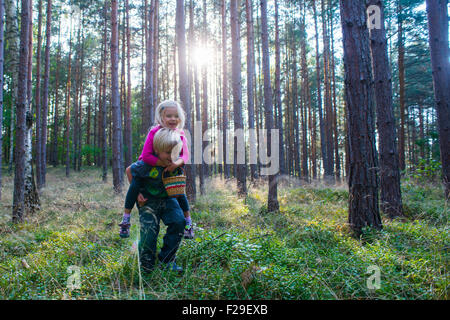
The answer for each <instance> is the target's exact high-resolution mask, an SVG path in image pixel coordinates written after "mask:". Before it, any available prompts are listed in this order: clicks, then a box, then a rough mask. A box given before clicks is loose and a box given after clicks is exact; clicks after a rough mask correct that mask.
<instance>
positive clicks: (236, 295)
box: [0, 168, 450, 299]
mask: <svg viewBox="0 0 450 320" xmlns="http://www.w3.org/2000/svg"><path fill="white" fill-rule="evenodd" d="M108 178H109V182H108V183H103V182H101V171H100V170H97V169H84V170H83V171H82V172H71V176H70V177H69V178H66V177H65V174H64V168H49V172H48V175H47V187H46V188H44V189H43V190H42V193H41V196H40V197H41V203H42V208H41V210H40V211H39V212H37V213H36V214H35V215H33V216H29V217H27V218H26V221H25V222H24V223H21V224H18V225H13V224H12V223H11V222H10V221H11V204H12V183H13V177H12V176H11V175H7V174H6V175H4V177H3V183H4V189H3V193H2V196H3V198H2V200H1V215H0V271H1V272H0V299H448V298H449V293H448V291H449V274H448V265H449V249H450V241H449V225H448V207H447V205H448V204H447V203H446V202H445V200H444V199H443V192H442V189H441V188H440V187H438V186H433V185H420V186H419V185H416V184H413V183H411V182H406V183H404V184H403V189H402V192H403V204H404V208H405V214H406V219H401V220H400V219H395V220H388V219H386V218H385V217H384V216H383V229H382V230H380V231H377V230H372V229H365V230H364V232H363V234H362V235H361V236H360V237H359V238H355V237H353V236H352V235H351V232H350V230H349V228H348V226H347V215H348V213H347V205H348V203H347V199H348V192H347V190H346V188H345V187H344V186H338V187H330V186H324V185H321V184H320V183H316V184H315V185H299V184H297V185H295V184H290V185H289V184H285V185H283V186H280V188H279V201H280V211H279V212H276V213H269V212H267V208H266V205H265V203H266V199H267V187H266V183H264V182H260V183H255V184H252V185H251V186H250V187H249V193H248V196H247V197H246V198H239V197H238V196H237V195H236V194H237V190H236V186H235V182H234V181H228V182H224V181H223V180H221V179H219V178H214V179H212V180H210V181H208V182H207V183H208V185H207V188H205V189H206V190H207V191H208V192H207V194H205V195H199V196H198V199H197V201H196V203H194V204H191V207H192V212H191V215H192V218H193V221H194V226H195V228H194V229H195V239H193V240H183V241H182V243H181V245H180V249H179V251H178V254H177V259H178V263H179V264H181V265H182V266H183V267H184V269H185V272H184V274H183V275H182V276H177V275H175V274H172V273H171V272H170V271H165V270H162V269H158V268H157V269H155V270H154V271H153V272H151V273H149V274H143V273H141V272H140V269H139V262H138V255H137V243H138V240H139V222H138V217H137V215H138V214H137V211H136V209H134V210H133V214H132V228H131V237H130V238H128V239H125V240H124V239H120V238H119V236H118V230H119V229H118V226H117V223H118V222H119V221H120V219H121V212H122V207H123V202H124V201H123V200H124V196H125V192H126V190H124V191H123V192H122V194H120V195H115V194H114V193H113V189H112V184H111V182H110V180H111V175H109V176H108ZM126 188H127V185H126V186H125V189H126ZM164 234H165V228H164V227H162V228H161V232H160V236H159V238H158V241H159V243H158V246H159V247H160V246H161V244H162V237H163V235H164ZM371 266H376V267H377V268H378V269H379V270H380V286H379V288H372V289H370V286H369V285H368V282H369V279H370V276H371V273H370V272H368V268H369V267H371ZM73 267H75V268H77V270H79V275H80V278H79V279H80V282H79V284H80V286H79V287H76V288H71V287H70V286H69V284H70V283H72V282H71V281H72V279H73V278H72V277H73V275H74V273H73ZM71 268H72V269H71Z"/></svg>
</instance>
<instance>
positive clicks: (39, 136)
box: [34, 0, 42, 190]
mask: <svg viewBox="0 0 450 320" xmlns="http://www.w3.org/2000/svg"><path fill="white" fill-rule="evenodd" d="M38 12H39V16H38V34H37V38H38V44H37V48H36V87H35V91H34V94H35V98H34V105H35V110H36V159H35V160H36V184H37V188H38V190H40V189H41V188H42V173H41V169H42V163H41V161H42V120H41V116H42V115H41V113H42V110H41V47H42V0H39V1H38Z"/></svg>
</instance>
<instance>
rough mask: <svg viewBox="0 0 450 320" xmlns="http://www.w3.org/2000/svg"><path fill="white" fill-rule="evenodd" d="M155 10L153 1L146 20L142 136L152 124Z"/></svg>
mask: <svg viewBox="0 0 450 320" xmlns="http://www.w3.org/2000/svg"><path fill="white" fill-rule="evenodd" d="M154 10H155V1H154V0H152V1H151V3H150V10H149V11H148V13H147V14H148V20H147V25H148V27H147V41H146V42H147V46H146V61H145V104H144V111H145V113H144V114H143V119H142V121H143V127H142V131H141V133H142V134H146V133H147V131H148V130H149V128H150V126H151V125H152V123H153V119H154V114H153V58H154V54H153V17H154Z"/></svg>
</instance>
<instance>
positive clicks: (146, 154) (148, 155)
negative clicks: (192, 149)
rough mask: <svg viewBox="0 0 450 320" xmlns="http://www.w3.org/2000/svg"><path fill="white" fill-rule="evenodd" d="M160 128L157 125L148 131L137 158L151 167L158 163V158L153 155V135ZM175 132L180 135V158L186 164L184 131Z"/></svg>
mask: <svg viewBox="0 0 450 320" xmlns="http://www.w3.org/2000/svg"><path fill="white" fill-rule="evenodd" d="M161 128H162V127H161V125H157V126H155V127H153V128H152V129H151V130H150V132H149V133H148V135H147V139H145V143H144V148H143V149H142V153H141V155H140V156H139V160H142V161H144V162H145V163H146V164H148V165H151V166H156V162H157V161H158V157H157V156H155V155H154V154H153V138H154V137H155V133H156V132H157V131H158V130H159V129H161ZM176 131H177V132H178V133H179V134H180V136H181V141H182V142H183V148H182V149H181V153H180V158H181V159H183V161H184V163H185V164H186V163H187V162H188V161H189V150H188V147H187V140H186V136H185V135H184V131H183V130H182V129H176Z"/></svg>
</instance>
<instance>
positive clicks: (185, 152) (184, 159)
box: [164, 131, 189, 172]
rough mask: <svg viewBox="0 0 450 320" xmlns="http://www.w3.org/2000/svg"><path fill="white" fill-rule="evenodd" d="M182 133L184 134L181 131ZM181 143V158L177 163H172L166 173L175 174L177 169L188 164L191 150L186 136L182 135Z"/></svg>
mask: <svg viewBox="0 0 450 320" xmlns="http://www.w3.org/2000/svg"><path fill="white" fill-rule="evenodd" d="M181 133H182V134H184V132H183V131H181ZM181 141H182V142H183V147H182V148H181V152H180V156H179V158H178V159H177V160H176V161H174V162H172V163H171V164H170V165H169V166H168V167H166V169H165V170H164V171H169V172H173V171H174V170H175V169H176V168H178V167H181V166H182V165H184V164H186V163H187V161H188V160H189V149H188V147H187V140H186V137H185V136H184V135H181Z"/></svg>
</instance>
